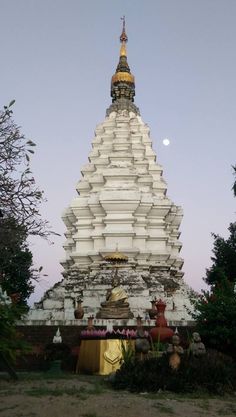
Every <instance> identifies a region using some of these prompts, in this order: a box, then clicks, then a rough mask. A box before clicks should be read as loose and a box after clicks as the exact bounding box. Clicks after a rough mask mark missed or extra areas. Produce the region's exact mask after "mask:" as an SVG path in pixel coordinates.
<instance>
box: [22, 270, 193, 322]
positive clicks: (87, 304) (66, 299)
mask: <svg viewBox="0 0 236 417" xmlns="http://www.w3.org/2000/svg"><path fill="white" fill-rule="evenodd" d="M119 277H120V285H121V286H122V287H123V288H124V289H125V291H126V293H127V295H128V302H129V307H128V308H127V307H126V308H127V309H126V310H125V309H124V310H123V313H124V314H123V315H122V316H119V314H120V312H121V310H120V309H119V311H117V312H115V310H114V314H111V315H110V316H109V315H108V316H107V314H108V313H109V311H108V310H103V309H104V307H103V309H102V310H101V305H102V303H104V302H105V301H106V293H107V290H108V289H110V288H111V286H112V284H111V282H112V276H111V271H110V270H109V269H108V270H103V271H99V272H95V271H93V272H90V273H86V272H84V271H77V274H75V271H74V274H73V279H72V277H71V276H69V277H67V278H65V279H64V280H63V281H61V282H60V283H57V284H56V285H55V286H54V287H53V288H51V289H50V290H49V291H48V292H47V293H46V294H45V295H44V297H43V298H42V299H41V301H40V302H38V303H35V305H34V307H33V308H32V309H31V310H30V311H29V313H28V315H27V317H26V318H25V321H24V323H25V324H34V323H35V324H36V323H39V322H40V323H41V324H46V323H52V322H53V323H54V322H55V323H72V322H73V323H78V322H80V323H83V321H84V322H85V323H86V322H87V318H88V317H89V316H91V315H93V316H94V317H97V318H101V319H117V320H118V319H121V318H123V319H131V318H132V317H137V316H138V315H139V316H141V317H143V319H146V320H147V321H150V318H149V315H148V310H149V309H150V308H151V300H153V299H154V298H156V299H159V298H161V299H162V300H164V301H165V302H166V305H167V306H166V313H165V315H166V319H167V320H168V321H169V322H174V323H177V322H178V323H179V324H178V325H181V323H188V322H189V321H192V317H191V314H190V311H191V310H192V305H191V303H190V298H191V296H192V295H193V293H192V291H191V289H190V288H189V287H188V286H187V285H186V284H185V283H184V281H183V279H182V278H172V277H170V276H168V273H167V271H166V272H164V271H159V272H155V273H151V272H148V271H146V272H139V271H134V270H132V269H127V270H120V271H119ZM78 298H81V299H82V300H83V304H82V305H83V309H84V313H85V314H84V319H83V321H81V320H74V309H75V305H76V300H77V299H78ZM102 311H104V314H103V312H102ZM116 313H117V314H116ZM105 316H106V317H105ZM112 316H113V317H112ZM97 321H98V320H97ZM99 321H101V320H99ZM100 324H101V323H100Z"/></svg>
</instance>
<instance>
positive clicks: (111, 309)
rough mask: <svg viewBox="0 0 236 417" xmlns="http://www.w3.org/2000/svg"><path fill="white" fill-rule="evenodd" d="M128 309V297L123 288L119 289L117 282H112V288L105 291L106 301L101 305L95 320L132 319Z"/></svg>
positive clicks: (115, 280)
mask: <svg viewBox="0 0 236 417" xmlns="http://www.w3.org/2000/svg"><path fill="white" fill-rule="evenodd" d="M132 317H133V314H132V313H131V311H130V309H129V303H128V296H127V294H126V292H125V290H124V288H122V287H120V285H119V280H118V279H117V278H116V279H114V281H113V286H112V288H111V289H109V290H108V291H107V294H106V301H103V302H102V303H101V308H100V311H99V312H98V314H97V318H132Z"/></svg>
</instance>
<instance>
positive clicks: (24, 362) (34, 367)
mask: <svg viewBox="0 0 236 417" xmlns="http://www.w3.org/2000/svg"><path fill="white" fill-rule="evenodd" d="M86 327H87V325H86V326H85V325H83V326H79V325H71V326H68V325H67V326H65V325H64V326H63V325H61V326H59V328H60V334H61V337H62V341H63V343H64V344H66V345H68V347H69V348H70V355H69V356H68V358H67V359H66V361H64V362H63V363H62V368H63V369H64V370H65V371H69V372H75V369H76V363H77V360H78V356H79V346H80V332H81V330H83V329H85V328H86ZM99 327H100V326H99ZM99 327H97V326H96V328H97V329H98V328H99ZM170 327H172V329H173V330H175V329H176V328H175V326H170ZM100 328H101V329H102V328H103V329H104V328H105V327H104V326H101V327H100ZM118 328H120V329H122V328H123V326H115V327H114V330H118ZM143 328H144V330H150V327H149V326H143ZM57 329H58V325H32V326H29V325H27V326H23V325H19V326H17V330H18V331H19V333H21V334H22V337H23V339H24V340H25V341H27V342H28V343H29V345H30V346H31V351H30V353H29V354H27V355H24V356H23V357H20V358H18V359H17V363H16V369H17V370H19V371H46V370H47V369H48V368H49V362H48V361H47V360H46V354H45V347H46V346H47V345H48V344H50V343H52V340H53V337H54V336H55V334H56V331H57ZM129 329H136V326H129ZM193 331H194V325H193V323H191V324H190V323H189V325H188V326H180V327H178V332H179V335H180V338H181V344H182V346H183V347H184V348H186V347H187V345H188V338H189V335H191V334H192V332H193ZM2 370H3V368H2V367H1V364H0V371H2Z"/></svg>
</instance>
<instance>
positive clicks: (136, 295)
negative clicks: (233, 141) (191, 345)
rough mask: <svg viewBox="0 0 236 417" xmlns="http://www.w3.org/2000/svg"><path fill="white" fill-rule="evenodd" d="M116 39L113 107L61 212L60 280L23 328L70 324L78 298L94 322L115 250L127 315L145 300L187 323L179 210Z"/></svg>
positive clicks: (142, 310)
mask: <svg viewBox="0 0 236 417" xmlns="http://www.w3.org/2000/svg"><path fill="white" fill-rule="evenodd" d="M120 40H121V50H120V59H119V64H118V66H117V70H116V73H115V74H114V75H113V77H112V83H111V96H112V102H113V103H112V104H111V106H110V107H109V109H108V110H107V114H106V118H105V121H104V122H103V123H101V124H100V125H98V126H97V128H96V130H95V137H94V139H93V142H92V151H91V152H90V154H89V163H88V164H87V165H86V166H84V167H83V169H82V179H81V180H80V181H79V183H78V185H77V191H78V196H77V197H76V198H75V199H74V200H73V201H72V203H71V205H70V206H69V208H68V209H67V210H66V211H65V212H64V214H63V221H64V223H65V225H66V227H67V231H66V233H65V236H66V243H65V246H64V248H65V251H66V258H65V260H64V261H63V263H62V264H63V267H64V272H63V276H64V279H63V281H62V282H60V283H58V284H56V285H55V286H54V287H53V288H52V289H50V290H49V291H48V292H47V293H46V294H45V296H44V297H43V299H42V300H41V301H40V302H39V303H37V304H35V306H34V308H33V309H32V310H31V311H30V313H29V316H28V319H29V321H30V322H31V323H33V322H34V323H36V321H38V320H40V321H41V322H45V323H46V322H47V323H50V324H52V323H53V322H55V323H56V322H57V323H59V322H61V323H65V324H69V323H72V320H74V308H75V303H76V300H77V299H78V298H80V299H82V300H83V308H84V311H85V316H84V317H85V318H86V317H88V316H90V315H94V316H96V314H97V312H98V311H99V308H100V304H101V302H102V301H104V300H105V297H106V292H107V289H108V288H110V287H111V284H112V271H111V268H110V267H109V265H107V263H106V262H105V261H104V256H105V255H107V254H109V253H111V252H114V251H115V250H116V249H117V248H118V250H119V251H121V252H123V253H124V254H125V255H126V256H128V263H127V264H126V266H125V268H123V269H120V270H119V277H120V284H121V286H122V287H123V288H124V289H125V291H126V292H127V294H128V301H129V305H130V309H131V311H132V313H133V314H134V317H136V316H137V315H138V314H140V315H141V316H142V317H147V310H148V309H150V307H151V304H150V302H151V300H153V299H154V298H157V299H159V298H161V299H164V300H165V301H166V303H167V308H166V318H167V319H168V320H169V321H175V322H178V323H179V324H180V323H181V322H182V323H186V321H188V320H190V319H191V317H190V316H189V314H188V309H189V308H190V302H189V293H190V292H189V289H188V287H187V286H186V284H185V283H184V281H183V278H182V277H183V272H181V268H182V265H183V260H182V259H181V258H180V256H179V252H180V249H181V243H180V241H179V235H180V232H179V226H180V222H181V219H182V215H183V214H182V209H181V207H178V206H176V205H174V204H173V202H172V201H171V200H170V199H169V198H168V197H167V196H166V189H167V187H166V183H165V181H164V179H163V177H162V167H161V166H160V165H159V164H158V163H157V162H156V155H155V153H154V151H153V149H152V142H151V139H150V136H149V128H148V126H147V125H146V124H145V123H144V122H143V120H142V118H141V116H140V113H139V110H138V108H137V107H136V106H135V104H134V103H133V98H134V95H135V85H134V76H133V75H132V74H131V73H130V69H129V66H128V63H127V54H126V42H127V40H128V39H127V36H126V33H125V27H124V26H123V31H122V34H121V37H120ZM100 324H101V323H100Z"/></svg>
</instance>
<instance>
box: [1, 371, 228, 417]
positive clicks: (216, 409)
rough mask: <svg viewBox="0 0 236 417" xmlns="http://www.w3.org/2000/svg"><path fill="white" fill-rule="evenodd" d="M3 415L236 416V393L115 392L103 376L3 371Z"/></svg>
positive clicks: (51, 416) (20, 416) (56, 416)
mask: <svg viewBox="0 0 236 417" xmlns="http://www.w3.org/2000/svg"><path fill="white" fill-rule="evenodd" d="M0 416H1V417H121V416H122V417H123V416H124V417H157V416H158V417H174V416H176V417H179V416H181V417H201V416H208V417H213V416H227V417H231V416H236V395H235V396H230V397H228V396H227V397H215V398H213V397H209V396H197V395H195V396H194V395H191V396H186V395H176V394H171V393H165V392H161V393H156V394H148V393H145V392H143V393H140V394H131V393H129V392H126V391H113V390H112V389H111V388H110V387H109V385H108V384H107V383H106V381H105V380H104V378H103V377H95V376H84V375H65V376H62V377H58V376H57V377H53V376H49V375H45V374H44V375H42V374H30V375H29V374H28V375H27V374H24V375H20V376H19V381H17V382H12V381H9V380H7V378H6V376H5V375H0Z"/></svg>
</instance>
